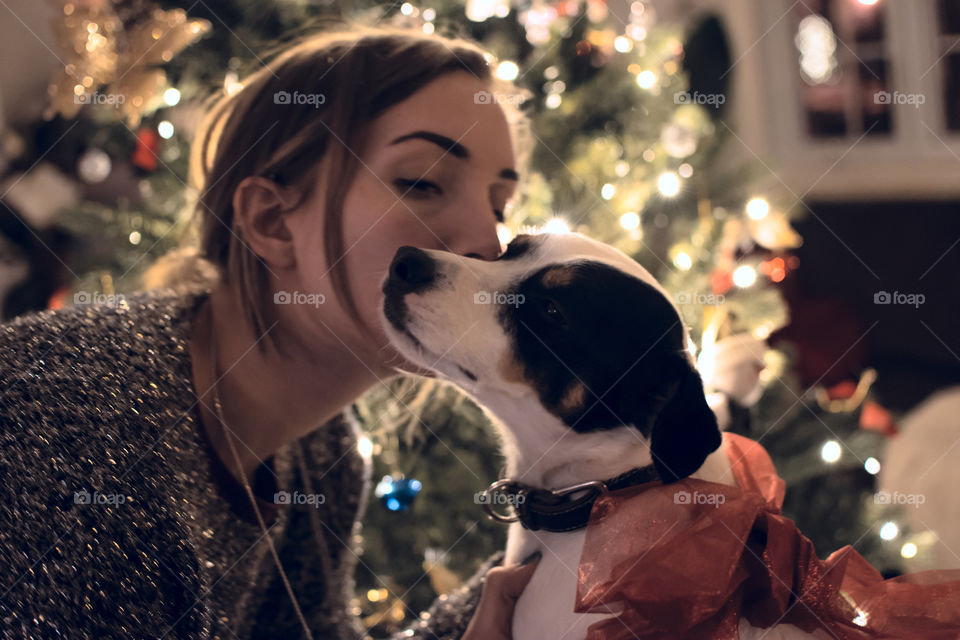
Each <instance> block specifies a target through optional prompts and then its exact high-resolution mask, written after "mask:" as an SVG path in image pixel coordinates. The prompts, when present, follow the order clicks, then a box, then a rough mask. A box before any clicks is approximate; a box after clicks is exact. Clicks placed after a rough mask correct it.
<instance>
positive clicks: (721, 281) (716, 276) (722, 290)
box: [710, 268, 733, 296]
mask: <svg viewBox="0 0 960 640" xmlns="http://www.w3.org/2000/svg"><path fill="white" fill-rule="evenodd" d="M710 287H711V288H712V289H713V295H716V296H723V295H726V294H727V292H728V291H730V289H733V271H731V270H729V269H723V268H720V269H717V270H716V271H714V272H713V273H712V274H711V275H710Z"/></svg>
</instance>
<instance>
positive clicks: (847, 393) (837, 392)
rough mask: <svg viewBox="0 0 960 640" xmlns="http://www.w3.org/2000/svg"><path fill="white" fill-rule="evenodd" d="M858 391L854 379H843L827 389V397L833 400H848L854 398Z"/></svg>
mask: <svg viewBox="0 0 960 640" xmlns="http://www.w3.org/2000/svg"><path fill="white" fill-rule="evenodd" d="M856 391H857V383H856V382H854V381H853V380H843V381H841V382H838V383H837V384H835V385H833V386H832V387H830V388H829V389H827V397H828V398H830V399H831V400H846V399H848V398H852V397H853V394H854V393H856Z"/></svg>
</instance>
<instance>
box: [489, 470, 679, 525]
mask: <svg viewBox="0 0 960 640" xmlns="http://www.w3.org/2000/svg"><path fill="white" fill-rule="evenodd" d="M655 481H660V476H659V474H657V471H656V469H655V468H654V466H653V465H652V464H651V465H647V466H645V467H637V468H635V469H631V470H630V471H627V472H626V473H622V474H620V475H619V476H617V477H616V478H610V479H609V480H592V481H590V482H582V483H580V484H575V485H572V486H569V487H564V488H562V489H538V488H536V487H531V486H528V485H525V484H521V483H519V482H517V481H515V480H510V479H509V478H506V479H502V480H497V481H496V482H494V483H493V484H491V485H490V486H489V487H487V489H486V490H485V491H484V492H483V494H482V496H483V497H482V499H481V503H482V504H483V509H484V511H486V512H487V515H488V516H489V517H490V519H491V520H496V521H497V522H520V524H521V525H523V527H524V528H525V529H530V530H531V531H538V530H540V529H542V530H544V531H558V532H562V531H576V530H577V529H582V528H584V527H585V526H587V522H588V521H589V520H590V510H591V509H593V503H594V502H595V501H596V499H597V498H599V497H600V496H602V495H605V494H607V493H608V492H610V491H616V490H618V489H625V488H627V487H632V486H636V485H640V484H645V483H647V482H655ZM584 490H586V491H587V492H586V493H585V494H584V495H582V496H580V497H578V498H571V497H570V496H571V495H572V494H574V493H577V492H580V491H584ZM500 504H509V505H510V506H511V507H513V513H514V515H512V516H510V515H505V514H503V513H499V512H497V511H496V510H495V509H494V506H495V505H500Z"/></svg>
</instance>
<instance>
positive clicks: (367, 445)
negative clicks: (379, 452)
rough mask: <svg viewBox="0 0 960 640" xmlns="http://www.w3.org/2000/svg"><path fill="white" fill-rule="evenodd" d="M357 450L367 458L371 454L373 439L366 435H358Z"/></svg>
mask: <svg viewBox="0 0 960 640" xmlns="http://www.w3.org/2000/svg"><path fill="white" fill-rule="evenodd" d="M357 452H358V453H359V454H360V456H361V457H363V458H369V457H370V456H371V455H373V441H372V440H370V438H368V437H367V436H360V438H359V439H357Z"/></svg>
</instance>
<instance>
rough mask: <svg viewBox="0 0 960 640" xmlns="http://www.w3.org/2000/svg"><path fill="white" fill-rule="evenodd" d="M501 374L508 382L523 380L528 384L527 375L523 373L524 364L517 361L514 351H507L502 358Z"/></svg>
mask: <svg viewBox="0 0 960 640" xmlns="http://www.w3.org/2000/svg"><path fill="white" fill-rule="evenodd" d="M500 375H501V377H502V378H503V379H504V380H505V381H507V382H522V383H524V384H527V377H526V376H525V375H524V373H523V366H522V365H521V364H520V363H519V362H517V361H516V359H515V358H514V357H513V354H512V353H505V354H504V355H503V358H501V359H500Z"/></svg>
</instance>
